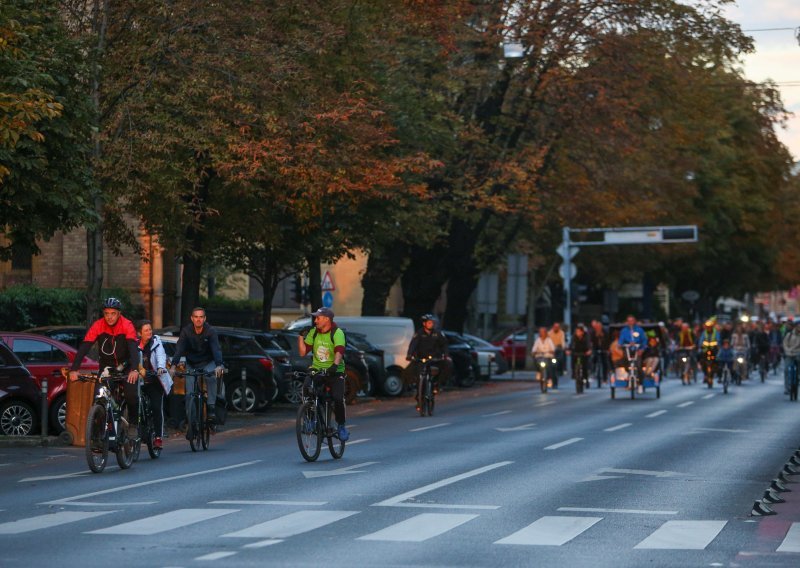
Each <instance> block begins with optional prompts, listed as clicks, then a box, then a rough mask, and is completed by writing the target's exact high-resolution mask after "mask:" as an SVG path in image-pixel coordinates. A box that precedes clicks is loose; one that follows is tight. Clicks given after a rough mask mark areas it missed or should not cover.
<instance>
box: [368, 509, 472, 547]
mask: <svg viewBox="0 0 800 568" xmlns="http://www.w3.org/2000/svg"><path fill="white" fill-rule="evenodd" d="M477 516H478V515H456V514H445V513H422V514H420V515H417V516H415V517H411V518H410V519H406V520H405V521H401V522H399V523H395V524H394V525H391V526H389V527H386V528H385V529H381V530H379V531H377V532H374V533H371V534H368V535H365V536H362V537H359V538H358V540H387V541H393V542H423V541H425V540H428V539H430V538H433V537H435V536H439V535H440V534H444V533H446V532H447V531H449V530H452V529H454V528H456V527H457V526H460V525H463V524H464V523H466V522H469V521H471V520H472V519H474V518H476V517H477Z"/></svg>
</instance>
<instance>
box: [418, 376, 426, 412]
mask: <svg viewBox="0 0 800 568" xmlns="http://www.w3.org/2000/svg"><path fill="white" fill-rule="evenodd" d="M427 383H428V377H427V376H426V375H423V376H421V377H420V379H419V386H418V387H417V400H418V401H419V415H420V416H423V417H424V416H425V415H426V414H427V413H428V389H427V387H426V385H427Z"/></svg>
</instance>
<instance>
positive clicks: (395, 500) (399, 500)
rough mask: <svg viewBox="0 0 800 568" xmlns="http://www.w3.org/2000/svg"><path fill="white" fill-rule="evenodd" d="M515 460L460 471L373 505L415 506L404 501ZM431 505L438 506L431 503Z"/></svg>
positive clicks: (476, 507)
mask: <svg viewBox="0 0 800 568" xmlns="http://www.w3.org/2000/svg"><path fill="white" fill-rule="evenodd" d="M512 463H514V462H511V461H502V462H497V463H493V464H491V465H486V466H483V467H479V468H478V469H473V470H470V471H467V472H464V473H460V474H458V475H454V476H453V477H448V478H447V479H442V480H441V481H437V482H435V483H429V484H428V485H423V486H422V487H419V488H417V489H412V490H411V491H406V492H405V493H401V494H400V495H397V496H395V497H391V498H389V499H385V500H383V501H381V502H380V503H374V504H373V505H372V506H373V507H407V506H414V505H415V504H410V503H408V504H407V503H403V501H406V500H408V499H412V498H414V497H417V496H418V495H422V494H423V493H428V492H429V491H433V490H435V489H439V488H440V487H446V486H447V485H451V484H453V483H457V482H459V481H462V480H464V479H469V478H470V477H475V476H476V475H481V474H482V473H486V472H487V471H492V470H493V469H497V468H499V467H505V466H507V465H511V464H512ZM429 505H431V506H434V507H435V506H436V505H432V504H429ZM442 507H447V508H459V509H461V508H464V509H466V508H470V509H499V507H494V506H489V505H476V506H468V505H442Z"/></svg>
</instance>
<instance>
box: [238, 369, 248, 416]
mask: <svg viewBox="0 0 800 568" xmlns="http://www.w3.org/2000/svg"><path fill="white" fill-rule="evenodd" d="M239 401H240V402H239V410H240V411H242V412H246V411H247V369H245V368H242V395H241V397H240V398H239Z"/></svg>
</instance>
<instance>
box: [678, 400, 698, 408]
mask: <svg viewBox="0 0 800 568" xmlns="http://www.w3.org/2000/svg"><path fill="white" fill-rule="evenodd" d="M693 404H694V401H693V400H687V401H686V402H682V403H680V404H679V405H678V408H686V407H687V406H691V405H693Z"/></svg>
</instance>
